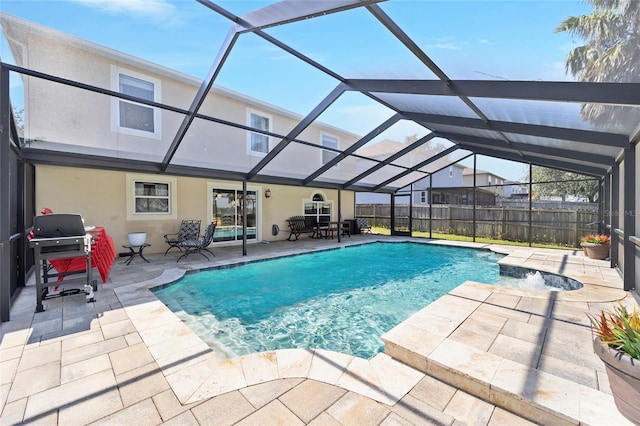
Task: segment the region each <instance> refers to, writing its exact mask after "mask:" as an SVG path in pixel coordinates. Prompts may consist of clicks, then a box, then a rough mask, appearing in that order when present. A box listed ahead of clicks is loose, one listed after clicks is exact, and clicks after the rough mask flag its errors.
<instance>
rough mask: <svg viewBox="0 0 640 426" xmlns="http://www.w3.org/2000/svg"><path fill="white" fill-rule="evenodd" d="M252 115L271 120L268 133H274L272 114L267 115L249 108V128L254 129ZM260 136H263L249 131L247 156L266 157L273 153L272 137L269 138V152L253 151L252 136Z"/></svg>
mask: <svg viewBox="0 0 640 426" xmlns="http://www.w3.org/2000/svg"><path fill="white" fill-rule="evenodd" d="M251 114H253V115H257V116H260V117H264V118H266V119H268V120H269V129H267V131H268V132H270V133H271V132H273V116H271V114H266V113H264V112H262V111H258V110H254V109H249V108H247V126H249V127H253V126H252V125H251ZM254 133H255V134H258V135H261V136H264V135H262V134H261V133H256V132H252V131H250V130H247V155H252V156H255V157H264V156H265V155H267V154H268V153H269V151H271V147H272V146H271V145H272V141H271V139H272V138H271V136H267V152H259V151H254V150H252V149H251V135H252V134H254Z"/></svg>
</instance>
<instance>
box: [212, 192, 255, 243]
mask: <svg viewBox="0 0 640 426" xmlns="http://www.w3.org/2000/svg"><path fill="white" fill-rule="evenodd" d="M214 189H224V190H228V191H240V192H242V185H238V184H237V183H232V182H228V181H219V180H214V181H208V182H207V217H210V218H212V220H213V190H214ZM247 191H254V192H255V193H256V203H257V206H256V209H257V214H256V238H255V239H248V240H247V243H249V244H253V243H258V242H260V241H262V209H263V206H262V198H263V196H264V190H263V188H262V187H260V186H253V185H247ZM214 244H215V245H237V244H242V240H233V241H219V242H215V243H214Z"/></svg>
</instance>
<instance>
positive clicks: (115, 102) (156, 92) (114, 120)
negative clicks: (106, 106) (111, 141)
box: [110, 65, 162, 139]
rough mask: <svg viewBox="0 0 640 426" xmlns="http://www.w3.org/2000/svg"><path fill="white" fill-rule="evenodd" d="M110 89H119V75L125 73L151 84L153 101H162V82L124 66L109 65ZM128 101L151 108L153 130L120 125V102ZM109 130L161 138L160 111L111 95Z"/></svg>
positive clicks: (149, 137) (116, 90) (148, 137)
mask: <svg viewBox="0 0 640 426" xmlns="http://www.w3.org/2000/svg"><path fill="white" fill-rule="evenodd" d="M110 72H111V76H110V77H111V90H113V91H114V92H119V91H120V75H126V76H129V77H133V78H137V79H138V80H143V81H145V82H148V83H151V84H153V101H154V102H158V103H159V102H161V101H162V84H161V81H160V80H159V79H157V78H153V77H150V76H148V75H145V74H141V73H139V72H136V71H132V70H128V69H125V68H121V67H118V66H116V65H111V69H110ZM121 101H122V102H129V103H131V104H134V105H142V106H144V107H147V108H151V109H153V132H145V131H144V130H138V129H131V128H129V127H123V126H121V125H120V102H121ZM111 131H112V132H114V133H121V134H125V135H132V136H139V137H142V138H147V139H162V111H161V110H160V109H158V108H154V107H150V106H147V105H144V104H136V103H135V102H130V101H127V100H124V99H120V98H116V97H112V98H111Z"/></svg>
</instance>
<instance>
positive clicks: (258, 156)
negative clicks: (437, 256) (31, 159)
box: [0, 14, 360, 252]
mask: <svg viewBox="0 0 640 426" xmlns="http://www.w3.org/2000/svg"><path fill="white" fill-rule="evenodd" d="M0 24H1V25H2V29H3V33H4V35H5V38H6V40H7V42H8V45H9V47H10V50H11V53H12V55H13V59H14V62H15V65H17V66H19V67H23V68H27V69H30V70H34V71H37V72H42V73H46V74H47V75H52V76H55V77H58V78H62V79H67V80H70V81H74V82H79V83H81V84H86V85H88V86H91V87H93V88H100V89H104V90H110V91H114V92H119V93H122V94H126V95H131V96H134V97H136V98H141V99H144V100H148V101H152V102H155V103H157V104H158V106H155V105H147V104H141V103H138V102H133V101H129V100H126V99H120V98H116V97H112V96H108V95H105V94H102V93H97V92H99V91H98V90H82V89H81V88H72V87H70V86H65V85H62V84H58V83H56V82H52V81H48V80H46V79H41V78H37V77H34V76H28V75H24V74H22V75H21V77H22V81H21V84H22V87H23V97H24V99H17V98H15V96H14V99H13V103H14V106H16V105H19V104H22V101H23V107H24V129H23V131H24V138H25V143H26V144H27V146H30V147H34V148H46V149H50V150H53V151H64V152H67V153H68V152H72V153H77V154H81V156H80V155H79V158H83V160H82V161H86V164H87V167H86V168H84V167H82V166H83V163H82V162H80V161H79V163H78V164H77V166H75V167H61V166H59V165H54V164H53V162H52V164H46V163H47V161H46V160H45V161H41V162H39V163H38V164H37V165H36V200H35V204H36V211H40V210H41V209H42V208H43V207H48V208H50V209H51V210H53V211H54V212H56V213H64V212H73V213H80V214H81V215H82V216H83V218H84V219H85V223H87V224H92V225H101V226H104V227H105V228H106V229H107V230H108V232H109V233H110V234H111V235H112V236H113V238H114V240H115V241H116V244H124V243H125V242H126V236H127V233H128V232H133V231H139V232H147V234H148V240H147V242H148V243H150V244H151V247H150V248H149V249H148V250H149V252H154V251H155V252H162V251H164V249H165V248H166V246H165V244H164V240H163V235H164V234H167V233H172V232H176V231H177V224H178V222H179V220H182V219H200V220H201V221H202V223H203V224H207V223H210V222H215V223H217V226H218V227H217V229H216V232H215V234H214V241H219V242H234V241H239V240H241V239H242V238H243V235H242V229H243V223H242V220H243V215H242V214H241V212H242V208H243V206H244V205H246V207H247V211H248V215H247V223H246V227H247V238H248V239H249V240H253V241H261V240H273V239H282V238H286V237H287V233H286V232H281V233H280V234H279V235H277V236H276V235H272V230H273V228H274V227H273V225H277V226H278V227H279V228H280V229H281V230H283V231H284V230H285V229H286V227H287V223H286V219H287V218H288V217H290V216H294V215H305V216H311V217H315V218H316V219H320V218H321V217H322V218H324V219H327V218H329V219H332V220H338V216H339V215H341V216H342V218H350V217H353V215H354V208H355V207H354V193H353V192H352V191H340V192H338V191H337V190H334V189H328V188H324V189H323V188H312V187H303V186H299V187H298V186H295V187H294V186H287V185H280V184H278V183H277V182H278V181H277V179H273V181H274V182H276V183H274V184H265V183H258V182H248V185H247V196H246V200H245V199H243V198H244V197H243V184H242V177H243V174H242V173H241V171H242V170H246V169H247V166H249V167H252V166H254V165H256V164H258V163H259V162H260V161H261V160H262V159H263V158H264V157H265V156H266V155H267V154H268V153H269V152H270V150H272V149H273V148H274V147H275V146H276V144H277V143H278V142H280V141H281V138H280V137H277V136H274V135H286V134H288V133H289V132H290V131H291V130H292V129H293V128H294V127H295V126H296V125H298V123H299V122H300V121H301V120H302V119H303V118H304V117H302V116H300V115H298V114H294V113H292V112H290V111H287V110H285V109H282V108H279V107H277V106H275V105H271V104H268V103H265V102H262V101H260V100H258V99H254V98H250V97H248V96H245V95H243V94H241V93H237V92H234V91H232V90H228V89H225V88H223V87H220V86H216V85H214V86H213V87H212V89H211V91H210V93H209V95H208V96H207V97H206V98H205V100H204V103H203V104H202V106H201V107H200V110H199V114H200V115H199V116H198V117H196V118H195V119H194V121H193V122H192V123H191V126H190V127H189V130H188V132H187V133H186V134H185V135H184V139H183V141H181V142H182V143H181V144H179V146H178V149H177V150H175V152H174V153H173V157H172V159H171V165H172V169H171V170H174V173H173V174H172V173H157V170H156V169H154V168H153V167H151V165H150V166H149V173H140V172H127V171H126V170H127V164H128V163H129V162H133V161H135V162H137V163H145V162H149V163H150V164H151V162H155V164H157V163H158V162H161V161H162V160H163V156H165V154H166V153H167V152H168V148H170V147H171V146H173V145H175V143H176V141H174V137H175V135H176V130H177V129H179V128H180V126H181V124H182V122H183V119H184V116H185V114H184V111H187V110H188V108H189V105H190V103H191V102H192V101H193V99H194V97H195V95H196V93H197V91H198V89H199V87H200V84H201V80H200V79H197V78H194V77H191V76H189V75H185V74H183V73H180V72H177V71H175V70H172V69H169V68H166V67H163V66H160V65H158V64H155V63H151V62H148V61H145V60H142V59H140V58H136V57H134V56H131V55H128V54H125V53H123V52H119V51H115V50H113V49H109V48H106V47H104V46H100V45H97V44H94V43H91V42H88V41H85V40H81V39H78V38H76V37H73V36H70V35H68V34H64V33H61V32H59V31H55V30H52V29H50V28H47V27H44V26H41V25H38V24H35V23H32V22H29V21H26V20H23V19H21V18H17V17H14V16H11V15H8V14H0ZM7 59H8V58H3V61H5V62H9V61H8V60H7ZM16 76H17V74H16ZM160 104H161V105H163V106H166V105H168V106H171V108H163V107H161V106H160ZM230 123H231V124H230ZM359 138H360V136H358V135H356V134H353V133H350V132H347V131H344V130H342V129H339V128H336V127H334V126H330V125H327V124H324V123H321V122H318V121H314V122H313V123H312V124H311V125H310V126H308V127H307V128H305V130H304V131H303V132H302V133H301V134H300V135H299V136H298V139H300V140H303V141H305V142H307V143H306V144H303V143H290V144H289V145H288V146H287V147H286V149H285V150H283V151H282V152H280V153H279V154H278V156H277V158H275V159H274V160H273V161H271V162H270V163H268V165H267V167H265V168H264V169H263V170H262V173H264V174H265V175H271V176H274V177H277V176H286V177H292V178H300V179H302V178H304V177H306V176H308V175H309V174H310V173H312V172H313V171H315V170H317V169H319V168H320V167H322V166H323V164H326V163H327V162H328V161H330V160H331V159H332V158H334V157H335V156H336V155H337V150H342V149H345V147H348V146H350V145H351V144H353V143H354V142H355V141H357V140H358V139H359ZM310 145H312V146H310ZM324 148H326V149H324ZM114 155H115V156H117V157H118V158H119V159H121V160H122V170H123V171H114V170H104V169H101V167H100V165H99V164H100V156H114ZM84 159H87V160H84ZM89 159H91V160H89ZM90 162H91V166H89V163H90ZM356 167H357V165H356V164H355V162H353V161H351V162H350V161H344V162H341V163H340V164H339V165H338V166H334V167H332V168H331V169H329V170H328V171H327V172H326V174H327V175H328V176H329V177H330V176H331V175H332V174H348V175H351V176H353V175H356V174H357V173H356ZM187 168H188V169H189V173H186V172H185V173H184V175H181V173H180V171H181V170H186V169H187ZM138 169H139V168H138ZM198 169H201V170H202V177H193V174H194V173H193V170H198ZM213 170H227V171H228V172H227V173H225V174H216V173H215V172H212V171H213ZM234 171H237V172H238V173H237V177H238V179H237V180H233V178H232V177H231V178H230V176H233V173H234ZM186 175H190V176H189V177H187V176H186ZM339 194H340V197H341V200H340V201H341V202H340V206H341V212H338V210H337V209H338V204H339V203H338V196H339ZM203 229H204V225H203Z"/></svg>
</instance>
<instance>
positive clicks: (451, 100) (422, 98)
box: [374, 92, 478, 118]
mask: <svg viewBox="0 0 640 426" xmlns="http://www.w3.org/2000/svg"><path fill="white" fill-rule="evenodd" d="M374 95H375V96H376V97H378V98H380V99H381V100H382V101H384V102H388V103H389V104H391V105H393V106H394V107H395V108H397V109H398V110H400V111H407V112H416V113H425V114H437V115H451V116H456V117H466V118H478V115H477V114H476V113H475V112H473V110H471V108H469V107H468V106H467V105H466V104H465V103H464V102H463V101H462V100H461V99H460V98H458V97H455V96H436V95H414V94H407V93H378V92H375V93H374Z"/></svg>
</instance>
